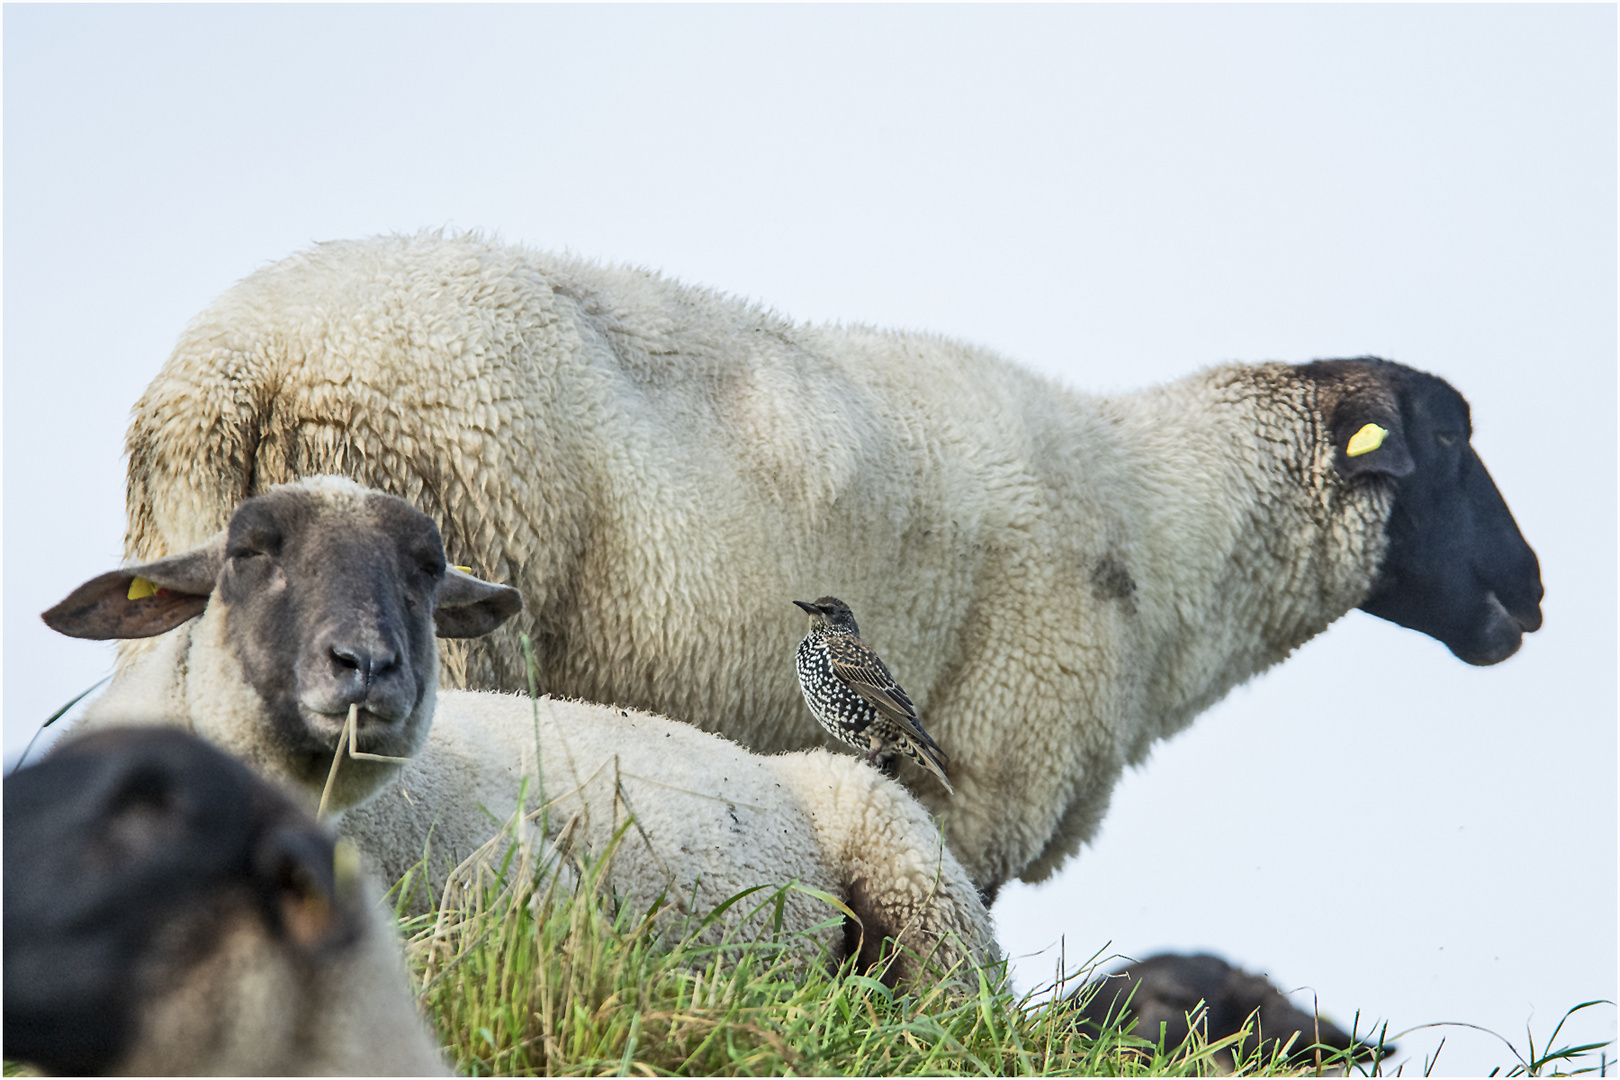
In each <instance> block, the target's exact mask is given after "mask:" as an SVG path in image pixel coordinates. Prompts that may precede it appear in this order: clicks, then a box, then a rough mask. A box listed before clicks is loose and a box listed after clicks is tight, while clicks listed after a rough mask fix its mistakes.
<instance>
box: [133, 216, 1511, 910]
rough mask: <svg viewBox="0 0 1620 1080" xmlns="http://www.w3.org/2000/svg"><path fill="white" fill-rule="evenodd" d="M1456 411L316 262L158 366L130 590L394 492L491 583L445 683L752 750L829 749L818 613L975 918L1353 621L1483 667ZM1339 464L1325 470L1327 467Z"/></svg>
mask: <svg viewBox="0 0 1620 1080" xmlns="http://www.w3.org/2000/svg"><path fill="white" fill-rule="evenodd" d="M1470 430H1471V429H1470V426H1469V414H1468V406H1467V404H1466V402H1464V400H1463V399H1462V398H1461V397H1460V396H1459V395H1458V394H1457V393H1456V391H1454V390H1453V389H1452V388H1451V387H1450V386H1448V385H1447V384H1446V383H1444V382H1442V381H1441V380H1440V379H1437V378H1434V377H1433V376H1430V375H1425V374H1423V373H1421V372H1418V371H1414V370H1412V369H1410V368H1407V367H1403V366H1400V365H1398V364H1392V363H1386V362H1383V361H1380V360H1374V359H1359V360H1337V361H1324V362H1316V363H1308V364H1302V365H1297V366H1296V365H1290V364H1281V363H1268V364H1258V365H1252V366H1247V365H1227V366H1223V367H1218V368H1214V369H1211V370H1208V371H1205V372H1202V373H1200V374H1197V375H1194V376H1191V377H1189V378H1186V379H1183V380H1181V381H1179V382H1176V383H1174V384H1171V385H1168V386H1162V387H1158V388H1154V389H1150V390H1147V391H1144V392H1141V393H1137V394H1131V395H1126V396H1122V397H1117V398H1093V397H1083V396H1080V395H1077V394H1074V393H1072V392H1070V391H1068V390H1066V389H1064V388H1063V387H1061V386H1058V385H1056V384H1054V383H1053V382H1051V381H1049V380H1047V379H1044V378H1040V377H1038V376H1036V375H1034V374H1032V373H1030V372H1027V371H1024V370H1022V369H1020V368H1018V367H1016V366H1014V365H1012V364H1009V363H1007V362H1006V361H1004V360H1002V359H1000V358H999V357H997V356H995V355H994V354H992V353H989V352H987V351H985V350H982V349H977V348H973V347H970V346H967V345H963V344H959V343H956V342H952V341H949V340H945V339H941V338H937V337H931V336H924V335H915V334H900V333H885V332H882V331H877V330H871V329H866V328H862V327H846V326H832V327H809V326H799V325H795V324H793V323H791V322H788V321H787V320H785V319H782V318H779V317H777V316H775V315H773V314H771V313H769V312H766V311H764V310H761V309H759V308H757V307H753V306H750V305H748V304H745V303H742V302H739V301H736V300H733V299H729V298H726V297H723V296H721V295H718V294H716V293H714V292H710V291H707V290H703V289H696V288H689V287H685V286H682V285H679V284H677V283H675V282H672V281H669V280H667V279H664V278H660V277H658V276H656V275H653V274H649V273H645V272H641V271H635V270H626V269H613V268H604V267H601V266H596V265H592V264H590V263H586V262H582V261H578V260H574V259H570V258H559V257H554V256H548V255H543V254H539V253H535V252H531V251H527V250H524V249H522V248H517V247H508V246H502V245H499V244H495V243H492V242H487V241H482V240H479V239H477V238H474V237H445V236H439V235H434V234H422V235H418V236H414V237H382V238H377V239H373V240H363V241H355V242H335V243H328V244H321V245H319V246H317V247H316V248H314V249H312V250H310V251H306V252H303V253H301V254H298V255H296V256H293V257H291V258H289V259H286V260H284V261H283V262H280V263H278V264H276V265H274V266H270V267H267V268H265V269H263V270H260V271H258V272H257V273H255V274H253V275H252V276H251V277H249V278H247V279H246V280H245V281H243V282H241V283H240V284H238V285H237V286H235V287H234V288H232V289H231V290H229V291H228V292H227V293H226V294H225V295H224V296H222V297H221V298H220V299H219V300H218V301H216V302H215V304H214V305H213V306H212V307H210V308H209V309H208V310H207V311H205V312H204V313H203V314H201V315H200V316H199V317H198V318H197V319H196V320H195V321H194V322H193V323H192V324H191V325H190V326H189V327H188V328H187V329H186V331H185V333H184V335H182V337H181V340H180V343H179V345H178V346H177V347H176V349H175V352H174V354H173V356H172V357H171V358H170V359H169V361H168V363H167V364H166V365H165V366H164V368H163V370H162V371H161V372H160V373H159V374H158V376H157V378H156V379H154V380H153V382H152V383H151V385H150V386H149V387H148V388H147V390H146V392H145V394H144V395H143V396H142V398H141V400H140V401H139V402H138V403H137V405H136V407H135V410H134V418H133V421H132V423H131V426H130V430H129V435H128V442H127V446H128V450H129V489H128V514H129V533H128V537H127V554H128V555H129V556H130V557H131V558H134V559H141V560H145V559H152V558H156V557H158V556H161V555H163V554H166V553H169V552H174V551H182V550H185V549H187V548H189V547H192V546H193V545H196V544H199V543H201V542H202V541H203V540H204V539H205V538H206V537H208V536H209V535H211V534H212V533H213V532H214V531H215V530H217V529H219V528H220V527H222V526H223V525H224V523H225V521H226V519H227V517H228V516H229V514H230V512H231V509H232V507H234V506H235V505H236V503H237V502H238V501H239V500H240V499H242V498H243V497H246V496H248V495H252V494H254V493H257V492H260V491H263V490H265V489H266V488H267V487H269V486H270V485H273V484H276V483H280V482H283V481H286V480H291V479H294V478H296V477H300V476H306V475H310V474H313V473H320V472H332V473H341V474H344V475H349V476H352V477H354V478H356V479H358V480H360V481H362V482H364V483H367V484H370V485H373V486H375V487H378V488H381V489H384V490H388V491H393V492H395V493H397V494H400V495H403V496H405V497H406V498H409V499H411V500H412V501H413V502H415V503H416V504H418V505H420V506H422V507H423V508H425V509H426V510H427V511H428V513H429V514H430V516H432V517H434V518H435V519H436V520H437V521H438V522H439V523H440V525H441V527H442V528H444V529H445V536H446V542H447V545H448V548H449V550H450V552H451V554H452V556H453V557H454V559H455V561H457V562H460V563H470V564H472V565H474V566H475V567H477V568H479V569H480V570H482V571H483V572H485V573H487V574H489V575H491V576H494V577H498V578H503V579H505V580H509V581H512V582H513V583H515V584H517V585H518V586H519V587H520V588H521V589H522V590H523V592H524V595H525V596H526V597H527V598H528V600H529V607H528V609H527V610H526V611H525V613H524V615H523V616H522V617H521V619H519V620H515V622H514V626H513V627H508V628H507V629H504V630H502V631H501V632H500V633H498V634H497V635H496V636H495V637H494V638H491V639H488V641H487V642H486V643H474V644H473V645H472V646H471V647H470V649H469V651H468V652H466V653H465V654H456V655H452V656H450V657H449V658H448V659H447V661H446V663H447V668H448V669H449V670H450V671H451V673H452V675H453V676H454V678H455V679H456V680H460V679H465V683H466V685H469V686H472V687H474V688H486V689H505V690H508V691H518V690H521V689H523V688H524V687H525V685H526V682H525V678H526V676H525V671H524V668H523V664H522V660H521V654H520V650H519V649H518V647H517V644H516V637H517V631H518V630H519V629H521V630H524V631H526V632H528V633H529V634H530V635H531V637H532V638H533V639H534V641H535V644H536V653H537V660H538V664H539V679H540V686H541V688H542V689H543V690H545V691H547V692H550V693H552V694H556V695H559V696H569V697H578V698H584V699H588V700H593V701H603V702H614V703H619V704H623V705H628V706H633V707H639V708H644V709H649V710H652V711H656V712H660V713H664V714H666V715H669V716H673V717H677V718H679V719H681V720H685V721H689V722H691V723H694V724H697V725H698V726H700V727H702V728H705V729H707V730H710V731H718V732H722V733H724V734H725V735H727V736H728V737H730V738H733V739H736V740H738V741H739V742H741V743H743V744H744V745H746V746H749V747H750V748H752V749H755V750H758V751H761V752H772V751H777V750H784V749H792V748H799V747H804V746H809V745H815V744H817V743H819V742H825V741H826V740H825V738H824V736H823V735H822V733H821V732H820V730H819V728H818V727H817V726H816V725H815V724H814V723H813V722H812V721H811V719H810V717H809V715H808V713H807V712H806V711H805V708H804V704H803V702H802V701H801V700H800V696H799V693H798V689H797V687H796V686H795V681H794V673H793V665H792V662H791V661H792V656H793V650H794V645H795V643H796V641H797V638H798V636H799V634H800V633H801V632H802V627H801V626H800V624H799V620H798V619H796V618H794V617H793V612H792V610H791V608H787V607H786V605H787V603H788V601H790V600H792V599H794V598H798V597H803V596H819V595H822V594H825V593H832V594H834V595H836V596H839V597H841V598H843V599H844V600H846V601H847V602H848V603H849V604H850V605H851V606H853V607H854V608H855V609H856V610H859V611H861V612H862V613H863V620H862V625H863V626H864V627H865V628H866V629H867V630H868V631H869V632H870V633H871V634H872V636H873V639H874V640H875V641H877V642H879V643H880V644H881V647H882V651H883V655H884V657H885V660H886V661H887V662H888V663H889V665H890V666H891V667H892V669H893V670H894V671H895V672H896V673H897V675H899V676H900V677H901V678H902V679H903V680H904V683H905V686H906V688H907V690H908V691H910V692H911V695H912V697H913V699H914V700H915V702H916V704H917V706H918V709H919V712H920V714H921V716H922V717H923V720H924V722H925V724H926V725H927V728H928V731H929V732H930V734H932V735H933V736H934V737H935V738H936V739H937V741H938V742H939V743H940V745H941V746H942V747H943V748H944V750H945V752H946V753H947V754H949V755H950V758H951V762H952V771H951V774H950V779H951V782H952V784H953V785H954V786H955V789H956V793H955V795H954V796H946V794H945V792H944V790H943V788H941V787H939V786H938V785H936V784H934V783H932V782H931V781H928V780H926V779H924V778H923V776H922V774H921V773H920V772H918V771H916V770H915V768H914V767H913V766H911V765H910V764H903V765H902V766H901V769H902V779H904V780H906V781H907V782H908V783H910V784H911V785H912V786H913V788H914V789H915V790H916V792H917V794H918V796H919V798H921V799H922V800H923V801H924V802H925V803H927V804H928V805H929V806H930V807H931V808H932V809H933V810H934V811H935V812H936V814H937V815H938V816H939V818H940V820H941V821H942V822H943V823H944V825H945V829H946V832H947V835H948V838H949V840H950V843H951V846H952V848H953V850H954V851H955V852H956V854H957V855H958V856H959V857H960V858H961V859H962V862H963V863H964V865H966V866H967V868H968V870H969V872H970V873H971V874H972V875H973V877H974V879H975V880H976V881H977V882H979V884H980V885H981V886H984V887H985V888H986V890H987V892H989V893H993V892H994V890H995V888H996V887H997V886H998V885H999V884H1000V883H1002V882H1004V881H1006V880H1007V879H1009V878H1010V877H1013V876H1021V877H1023V878H1024V879H1025V880H1029V881H1037V880H1040V879H1042V878H1044V877H1046V876H1047V875H1048V874H1050V873H1051V872H1052V871H1053V870H1054V869H1056V867H1057V866H1058V865H1059V864H1060V863H1061V862H1062V861H1063V860H1064V859H1065V858H1066V857H1067V856H1068V855H1070V854H1071V853H1073V852H1074V851H1075V850H1077V849H1078V847H1079V845H1080V844H1081V843H1082V842H1083V841H1084V840H1086V839H1088V838H1089V837H1091V836H1092V835H1093V834H1094V833H1095V831H1096V829H1097V826H1098V824H1099V822H1100V821H1101V819H1102V817H1103V814H1104V812H1105V811H1106V809H1107V806H1108V800H1109V795H1110V793H1111V791H1112V790H1113V787H1114V784H1115V783H1116V781H1117V780H1118V778H1119V775H1120V773H1121V770H1122V769H1123V768H1124V766H1125V765H1126V764H1128V763H1136V762H1140V761H1142V760H1143V759H1144V758H1145V756H1146V755H1147V753H1148V752H1149V749H1150V748H1151V746H1152V745H1153V743H1154V742H1155V740H1158V739H1162V738H1165V737H1166V736H1169V735H1171V734H1174V733H1175V732H1177V731H1179V730H1180V729H1182V728H1183V727H1185V726H1186V725H1187V724H1189V723H1190V722H1191V721H1192V719H1193V717H1195V716H1197V715H1198V714H1199V713H1200V712H1201V711H1203V710H1204V709H1206V708H1208V707H1209V706H1210V705H1211V704H1212V703H1214V702H1215V701H1217V700H1219V699H1220V698H1221V697H1222V696H1223V695H1225V694H1226V693H1227V691H1229V690H1230V689H1231V688H1232V687H1233V686H1235V685H1237V684H1238V683H1241V682H1243V681H1244V680H1246V679H1248V678H1250V677H1251V676H1253V675H1255V674H1256V673H1258V672H1260V671H1263V670H1265V669H1266V668H1267V667H1269V666H1271V665H1272V664H1275V663H1277V662H1278V661H1279V660H1282V659H1283V658H1285V657H1286V656H1288V654H1289V653H1290V652H1291V651H1292V650H1293V649H1295V648H1296V647H1297V646H1299V645H1300V644H1301V643H1303V642H1305V641H1306V640H1308V639H1310V638H1311V637H1313V636H1314V635H1316V634H1318V633H1320V632H1321V631H1322V630H1323V629H1324V628H1325V627H1327V626H1328V624H1330V623H1331V622H1333V621H1334V620H1335V619H1337V618H1339V617H1340V616H1341V615H1343V614H1344V613H1346V612H1347V611H1349V610H1351V609H1352V608H1354V607H1356V606H1358V605H1359V606H1361V607H1362V608H1364V609H1365V610H1367V611H1370V612H1372V613H1374V614H1377V615H1381V616H1383V617H1385V618H1388V619H1391V620H1393V621H1395V622H1398V623H1400V624H1402V625H1405V626H1410V627H1413V628H1415V629H1418V630H1421V631H1422V632H1424V633H1426V634H1429V635H1431V636H1433V637H1436V638H1438V639H1439V640H1440V641H1442V642H1444V643H1445V644H1446V645H1447V646H1449V647H1450V648H1451V649H1452V651H1453V652H1455V653H1456V654H1457V655H1458V656H1460V657H1461V658H1463V659H1464V660H1467V661H1469V662H1470V663H1480V664H1489V663H1495V662H1497V661H1500V660H1503V659H1505V658H1506V657H1508V656H1509V655H1511V654H1512V653H1513V651H1514V650H1515V649H1516V648H1517V647H1518V645H1519V641H1520V637H1521V635H1522V634H1523V633H1525V632H1527V631H1531V630H1534V629H1536V628H1537V627H1538V626H1539V625H1540V621H1541V613H1540V607H1539V603H1540V598H1541V583H1540V576H1539V569H1538V566H1537V563H1536V558H1535V555H1534V554H1533V553H1532V552H1531V550H1530V548H1529V547H1528V546H1527V545H1526V544H1525V542H1524V540H1523V538H1522V537H1521V536H1520V534H1519V531H1518V528H1517V526H1516V525H1515V524H1514V521H1513V518H1512V516H1511V515H1510V513H1509V512H1508V509H1507V507H1506V505H1505V504H1504V503H1503V501H1502V498H1501V496H1500V495H1499V494H1498V492H1497V490H1496V488H1495V486H1494V485H1493V484H1492V482H1491V480H1490V477H1489V475H1488V474H1487V473H1486V471H1485V467H1484V465H1483V464H1482V463H1481V462H1480V460H1479V458H1478V457H1477V456H1476V455H1475V453H1474V451H1473V450H1472V448H1471V447H1470V446H1469V436H1470ZM1352 440H1355V442H1354V445H1352Z"/></svg>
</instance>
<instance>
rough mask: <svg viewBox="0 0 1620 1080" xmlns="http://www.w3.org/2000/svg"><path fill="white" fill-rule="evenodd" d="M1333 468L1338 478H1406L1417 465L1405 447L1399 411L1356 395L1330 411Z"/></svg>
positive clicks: (1383, 403) (1385, 404)
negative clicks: (1368, 476)
mask: <svg viewBox="0 0 1620 1080" xmlns="http://www.w3.org/2000/svg"><path fill="white" fill-rule="evenodd" d="M1333 467H1334V468H1336V469H1338V470H1339V475H1340V476H1346V477H1348V476H1361V475H1363V474H1367V473H1381V474H1383V475H1385V476H1395V477H1401V476H1406V475H1408V474H1409V473H1411V471H1412V470H1413V469H1415V468H1417V466H1416V465H1415V464H1414V463H1413V462H1412V452H1411V451H1410V450H1408V449H1407V447H1406V436H1405V434H1404V433H1403V429H1402V425H1401V416H1400V413H1399V412H1398V411H1396V410H1395V409H1393V408H1390V407H1389V405H1388V404H1387V403H1385V402H1381V401H1369V400H1368V397H1367V396H1362V395H1358V396H1356V397H1352V398H1348V399H1346V400H1345V401H1342V402H1340V403H1339V407H1338V408H1337V409H1335V410H1334V411H1333Z"/></svg>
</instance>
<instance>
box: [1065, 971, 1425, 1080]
mask: <svg viewBox="0 0 1620 1080" xmlns="http://www.w3.org/2000/svg"><path fill="white" fill-rule="evenodd" d="M1087 993H1090V994H1091V997H1090V998H1089V999H1087V1000H1086V1002H1085V1004H1084V1006H1083V1007H1082V1008H1081V1010H1080V1014H1079V1019H1080V1021H1081V1026H1082V1029H1083V1030H1088V1031H1090V1032H1091V1033H1093V1034H1095V1033H1096V1032H1098V1031H1100V1030H1101V1029H1102V1028H1103V1027H1104V1026H1106V1025H1109V1024H1111V1023H1112V1022H1113V1021H1115V1020H1117V1019H1118V1018H1120V1017H1121V1016H1124V1017H1125V1018H1126V1019H1125V1022H1124V1023H1123V1024H1121V1025H1119V1027H1120V1029H1121V1030H1127V1029H1128V1030H1129V1033H1130V1034H1132V1035H1134V1036H1136V1037H1137V1038H1139V1039H1146V1040H1147V1041H1148V1042H1151V1043H1155V1044H1157V1043H1159V1042H1160V1040H1161V1038H1162V1040H1163V1045H1164V1048H1165V1049H1166V1050H1167V1051H1170V1052H1172V1053H1174V1052H1175V1050H1176V1048H1177V1047H1179V1046H1180V1045H1181V1044H1182V1043H1184V1042H1186V1041H1187V1037H1188V1035H1189V1034H1190V1033H1191V1025H1189V1023H1188V1019H1189V1016H1190V1017H1191V1019H1192V1021H1193V1023H1194V1024H1196V1025H1197V1026H1198V1027H1199V1028H1200V1029H1201V1030H1202V1032H1203V1034H1204V1037H1205V1039H1206V1040H1207V1041H1209V1042H1215V1041H1217V1040H1220V1039H1225V1038H1227V1037H1229V1036H1232V1035H1236V1034H1238V1033H1239V1032H1241V1031H1242V1030H1243V1029H1244V1027H1245V1026H1246V1025H1247V1026H1248V1027H1249V1029H1250V1032H1251V1035H1250V1037H1249V1038H1248V1039H1246V1040H1244V1041H1243V1043H1241V1044H1240V1046H1241V1049H1242V1050H1243V1052H1244V1055H1245V1056H1248V1055H1249V1054H1252V1053H1254V1051H1255V1050H1256V1049H1257V1048H1259V1049H1261V1050H1262V1052H1263V1053H1264V1054H1265V1055H1266V1056H1268V1057H1269V1056H1271V1055H1273V1054H1276V1053H1278V1052H1279V1051H1280V1050H1281V1048H1282V1047H1284V1046H1287V1047H1288V1057H1289V1058H1290V1059H1291V1060H1293V1061H1294V1062H1296V1063H1300V1064H1303V1063H1305V1062H1307V1061H1309V1060H1310V1059H1311V1058H1312V1057H1313V1056H1314V1053H1315V1051H1314V1050H1313V1049H1312V1048H1313V1047H1322V1048H1324V1049H1325V1050H1326V1051H1328V1052H1331V1051H1336V1050H1352V1051H1354V1053H1353V1054H1352V1057H1353V1058H1355V1059H1357V1060H1359V1059H1362V1058H1369V1057H1372V1056H1373V1055H1374V1054H1375V1053H1379V1054H1381V1055H1382V1056H1388V1055H1390V1054H1392V1053H1394V1052H1395V1044H1393V1043H1386V1044H1383V1045H1381V1046H1380V1045H1378V1044H1376V1043H1369V1042H1366V1041H1363V1040H1360V1039H1355V1038H1352V1037H1351V1036H1350V1035H1349V1033H1347V1032H1345V1031H1344V1030H1343V1029H1341V1028H1340V1027H1338V1026H1337V1025H1335V1024H1332V1023H1329V1022H1328V1021H1326V1020H1324V1019H1322V1018H1321V1017H1320V1016H1313V1015H1311V1014H1310V1013H1307V1012H1303V1011H1301V1010H1299V1009H1296V1008H1295V1007H1294V1006H1293V1005H1292V1004H1290V1003H1289V1001H1288V999H1287V998H1286V997H1284V996H1283V993H1282V991H1281V990H1278V989H1277V988H1276V987H1275V986H1273V985H1272V984H1271V982H1270V981H1268V980H1267V979H1266V978H1265V976H1263V975H1251V974H1250V973H1249V972H1246V971H1243V970H1241V969H1239V968H1235V967H1233V966H1232V965H1231V964H1228V963H1227V962H1226V961H1225V960H1222V959H1221V958H1220V957H1217V956H1210V955H1208V954H1207V953H1200V954H1199V955H1196V956H1182V955H1178V954H1175V953H1162V954H1160V955H1158V956H1150V957H1148V958H1147V959H1146V960H1140V961H1137V962H1135V963H1132V964H1128V965H1126V966H1125V967H1123V968H1121V969H1120V970H1118V971H1116V972H1114V973H1112V974H1110V975H1105V976H1103V977H1102V978H1101V979H1098V980H1096V981H1095V982H1094V983H1092V984H1091V986H1090V987H1088V988H1085V989H1082V990H1079V991H1076V992H1075V993H1074V994H1073V995H1071V997H1070V1000H1071V1001H1074V1002H1076V1003H1078V1002H1079V1001H1080V1000H1081V998H1082V997H1083V996H1084V995H1086V994H1087ZM1133 1021H1134V1023H1133ZM1161 1025H1162V1027H1161ZM1218 1060H1219V1062H1220V1063H1221V1065H1222V1067H1223V1068H1225V1069H1228V1070H1230V1069H1231V1068H1232V1067H1233V1066H1234V1065H1235V1061H1234V1058H1233V1054H1232V1052H1231V1050H1230V1049H1228V1050H1224V1051H1222V1052H1221V1053H1220V1054H1219V1055H1218Z"/></svg>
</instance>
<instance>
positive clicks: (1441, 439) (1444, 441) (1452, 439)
mask: <svg viewBox="0 0 1620 1080" xmlns="http://www.w3.org/2000/svg"><path fill="white" fill-rule="evenodd" d="M1434 441H1435V442H1437V443H1439V444H1440V445H1441V446H1444V447H1447V448H1448V449H1449V448H1450V447H1453V446H1456V445H1457V443H1458V442H1459V441H1461V440H1460V439H1459V438H1458V436H1457V435H1456V433H1455V432H1450V431H1437V432H1435V433H1434Z"/></svg>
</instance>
